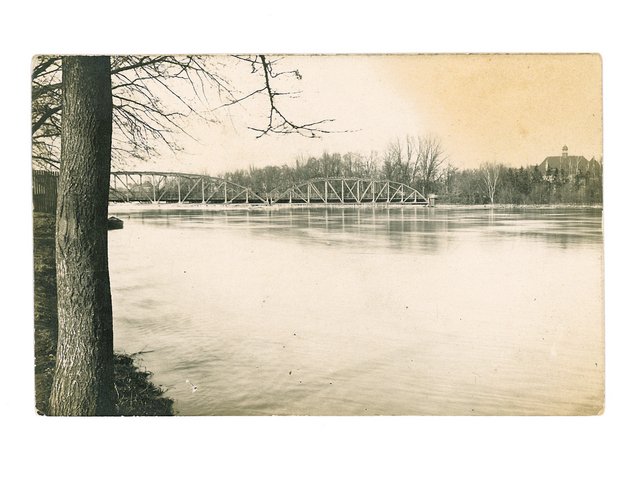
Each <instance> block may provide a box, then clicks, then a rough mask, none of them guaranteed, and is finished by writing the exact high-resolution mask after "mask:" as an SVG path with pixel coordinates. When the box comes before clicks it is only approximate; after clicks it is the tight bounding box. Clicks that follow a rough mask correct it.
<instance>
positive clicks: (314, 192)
mask: <svg viewBox="0 0 640 480" xmlns="http://www.w3.org/2000/svg"><path fill="white" fill-rule="evenodd" d="M269 197H270V201H271V203H356V204H360V203H400V204H408V203H411V204H413V203H416V204H428V203H429V200H427V198H426V197H425V196H424V195H422V194H421V193H420V192H418V191H417V190H416V189H415V188H412V187H410V186H408V185H405V184H404V183H398V182H392V181H389V180H373V179H367V178H356V177H351V178H342V177H339V178H338V177H335V178H316V179H313V180H309V181H306V182H304V183H300V184H297V185H293V186H292V187H290V188H288V189H286V190H284V191H283V192H278V191H272V192H271V193H270V194H269Z"/></svg>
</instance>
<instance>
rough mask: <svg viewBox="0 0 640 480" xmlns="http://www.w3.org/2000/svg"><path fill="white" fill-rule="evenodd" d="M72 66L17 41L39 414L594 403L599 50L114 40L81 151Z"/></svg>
mask: <svg viewBox="0 0 640 480" xmlns="http://www.w3.org/2000/svg"><path fill="white" fill-rule="evenodd" d="M74 65H75V64H74V63H73V62H72V61H70V60H69V59H67V58H66V57H65V58H64V59H60V58H59V57H51V56H42V57H35V58H34V60H33V71H34V74H33V76H32V90H33V93H34V94H33V105H32V108H33V114H32V118H33V128H32V131H33V205H34V240H35V244H34V245H35V247H34V254H35V282H36V286H35V294H36V302H35V305H36V312H35V344H36V371H35V375H36V399H35V403H36V408H37V410H38V411H39V412H40V413H43V414H63V415H75V414H89V415H101V414H116V415H169V414H174V415H186V416H193V415H598V414H601V413H602V412H603V409H604V371H605V370H604V314H603V312H604V306H603V268H604V267H603V229H602V212H603V208H602V171H603V151H602V61H601V58H600V56H599V55H597V54H545V55H535V54H528V55H517V54H508V55H504V54H494V55H430V54H425V55H295V56H278V55H238V56H234V55H229V56H200V57H190V56H157V57H143V56H136V55H132V56H119V57H116V56H113V57H110V58H108V59H107V60H106V63H104V65H106V67H105V68H106V69H107V70H106V73H105V74H104V75H102V77H103V78H104V77H106V78H108V79H110V84H108V85H107V86H106V87H105V92H106V93H105V96H106V97H105V98H107V99H110V103H109V102H107V103H108V107H109V108H108V110H109V112H110V114H111V117H107V120H106V124H108V125H111V132H109V135H108V136H107V137H104V138H108V139H109V143H108V145H107V146H108V147H109V148H107V150H103V153H104V152H106V153H104V155H103V157H100V154H99V153H98V154H97V156H96V158H98V159H99V158H106V160H104V161H103V163H102V164H100V163H99V162H98V163H97V165H102V166H98V167H95V168H93V167H92V168H90V169H86V172H85V173H84V174H83V173H82V167H81V165H82V164H83V163H82V162H85V161H86V160H85V159H84V158H88V156H87V155H85V157H83V158H80V157H81V156H78V155H76V153H77V152H74V151H73V149H74V148H75V147H74V144H75V143H76V142H71V141H70V140H69V141H67V143H65V138H68V139H82V136H83V135H85V136H86V135H89V136H90V135H92V134H93V133H91V132H88V133H87V130H88V129H87V128H84V126H86V124H87V122H84V123H83V122H76V123H75V124H74V123H73V121H72V120H73V118H75V117H74V115H80V113H78V111H80V110H81V109H82V108H90V107H91V106H90V105H89V104H91V102H84V103H83V102H82V101H81V100H82V98H83V97H82V92H81V91H80V90H81V89H78V91H76V90H73V80H74V79H75V78H76V77H75V76H74V75H80V74H82V64H81V63H80V64H79V66H77V68H75V67H74ZM74 68H75V69H74ZM87 71H88V73H87V75H94V76H95V78H97V77H98V76H99V75H97V74H96V73H95V70H90V69H89V70H87ZM67 72H68V73H67ZM64 75H66V77H65V76H64ZM63 77H64V80H63ZM65 89H67V91H65ZM109 92H110V94H109ZM74 94H75V95H77V97H74V96H73V95H74ZM70 99H71V100H70ZM74 99H75V100H74ZM78 99H79V100H78ZM65 101H66V102H67V104H66V105H65V103H64V102H65ZM72 101H73V102H74V103H73V105H74V106H75V107H77V108H71V107H70V106H69V102H72ZM87 105H89V106H87ZM65 116H66V117H65ZM88 118H93V117H88ZM109 118H110V121H109ZM65 122H66V123H65ZM89 123H91V122H89ZM65 128H67V130H65ZM73 128H78V130H73ZM75 132H80V133H75ZM65 135H66V137H65ZM61 139H62V142H61ZM77 143H81V141H80V140H79V141H78V142H77ZM91 145H95V143H93V144H91ZM96 148H98V147H96ZM105 148H106V147H105ZM74 155H75V156H74ZM89 156H90V154H89ZM67 158H69V163H68V164H67V163H66V162H65V160H66V159H67ZM78 158H80V160H78ZM105 162H106V168H105V169H103V167H104V165H105ZM76 163H77V164H78V165H80V167H78V169H76V167H72V165H76ZM100 169H102V170H100ZM66 170H69V171H73V172H76V173H75V175H76V176H73V175H74V174H70V173H68V172H65V171H66ZM98 170H100V172H101V173H99V172H98ZM77 172H81V173H79V174H78V173H77ZM82 175H85V177H82ZM83 178H86V179H88V180H90V179H91V178H97V179H98V180H96V181H97V182H98V181H102V184H101V185H103V186H104V188H103V190H104V192H102V194H100V195H101V196H100V195H99V194H98V193H96V191H97V190H100V189H99V188H97V187H96V188H94V187H90V188H89V187H86V184H82V179H83ZM73 179H75V180H73ZM98 184H99V182H98V183H96V185H98ZM107 184H108V188H107ZM78 192H82V195H84V197H82V198H83V199H84V200H83V202H85V203H83V205H89V204H91V202H93V201H94V200H95V205H96V209H97V210H96V211H97V212H99V217H100V219H102V220H99V221H98V223H96V224H95V225H99V227H96V229H97V230H100V228H102V229H103V230H102V234H103V237H105V238H106V242H107V243H106V248H105V249H104V252H103V255H102V254H101V255H102V256H101V257H100V258H102V259H103V260H104V262H103V263H102V264H96V265H103V267H100V268H94V269H91V268H88V267H86V265H88V264H85V263H84V260H83V258H84V257H83V254H84V253H83V252H85V251H91V252H93V251H94V249H92V248H84V247H83V248H79V247H78V242H80V241H81V240H82V239H85V237H86V238H88V240H86V241H90V238H89V237H91V235H93V234H87V230H86V228H84V227H82V224H81V222H82V218H83V217H82V215H83V213H82V212H81V211H80V210H82V207H79V206H78V205H80V204H79V203H77V202H75V201H74V199H75V198H76V197H79V196H82V195H81V194H80V193H78ZM98 197H99V198H98ZM87 199H89V200H87ZM87 202H89V203H87ZM74 209H77V210H78V211H79V212H74V211H73V210H74ZM76 213H77V215H76ZM70 215H71V216H70ZM107 218H108V221H107ZM76 220H77V221H76ZM56 225H57V228H56ZM99 233H100V232H98V231H96V232H95V235H98V234H99ZM65 245H71V247H70V248H71V250H64V249H65ZM74 248H76V249H77V250H74ZM96 248H97V247H96ZM64 252H71V253H72V254H73V255H72V254H69V253H64ZM75 252H79V253H78V254H77V257H76V256H74V255H75ZM76 258H77V259H76ZM56 262H57V263H58V264H57V265H56ZM83 266H84V267H83ZM56 267H57V269H56ZM81 268H86V269H88V270H81ZM79 269H80V270H79ZM56 270H57V275H56ZM76 270H79V271H78V275H80V276H82V275H85V276H84V277H83V278H86V272H87V271H89V270H91V271H92V272H93V270H96V272H94V273H95V275H96V278H97V279H96V282H97V283H96V285H98V286H99V288H100V289H102V290H101V292H103V293H104V292H107V293H108V294H109V295H106V294H105V295H93V296H91V295H85V294H84V293H83V292H84V290H85V289H84V288H80V287H74V286H73V285H74V284H73V283H70V282H71V281H72V276H73V272H74V271H76ZM107 272H108V275H107ZM56 279H57V282H56ZM69 285H71V286H69ZM78 285H80V284H78ZM74 289H75V290H74ZM96 298H97V299H96ZM94 302H95V303H94ZM100 302H102V303H100ZM87 311H88V312H93V313H88V314H87V313H86V312H87ZM83 312H84V313H83ZM96 312H97V313H96ZM83 315H85V317H83ZM79 318H84V320H82V322H85V323H87V322H89V323H91V322H98V323H94V324H92V325H93V327H92V328H93V330H92V331H96V327H95V325H99V328H104V331H105V332H106V333H105V334H104V335H102V334H101V335H97V336H93V337H92V336H91V335H88V336H86V338H85V337H84V336H83V335H82V334H78V335H75V336H72V335H70V334H69V333H68V332H71V331H75V330H74V329H75V328H77V329H80V330H81V329H82V328H83V327H82V325H83V323H82V322H81V321H80V320H78V319H79ZM100 322H102V323H100ZM64 325H67V327H66V328H63V327H64ZM105 325H106V326H105ZM80 330H78V331H80ZM100 331H102V330H100ZM109 333H111V334H112V338H109ZM105 342H106V343H105ZM109 342H111V343H109ZM93 351H95V352H99V353H96V355H92V354H91V352H93ZM112 351H113V352H115V356H114V357H113V358H112V357H111V356H110V352H112ZM78 352H83V353H82V354H79V353H78ZM86 352H89V353H86ZM105 352H106V353H105ZM96 358H98V360H96ZM100 358H102V359H103V360H100ZM73 359H75V360H74V361H72V360H73ZM101 361H104V362H105V363H100V362H101ZM104 365H107V367H104ZM103 367H104V368H103ZM111 370H113V372H115V373H113V374H112V373H109V372H111ZM104 371H106V372H107V376H106V377H104V378H103V379H102V380H100V378H101V377H100V376H101V375H103V373H104ZM110 375H112V376H110ZM85 377H86V378H87V379H89V380H87V382H88V383H87V385H89V386H88V387H87V388H82V389H80V388H79V387H78V388H76V387H75V385H77V384H81V383H82V382H83V380H82V379H83V378H85ZM76 378H77V379H78V382H77V383H76V384H74V383H73V382H74V381H73V380H72V379H76ZM96 378H97V380H96ZM101 381H102V382H103V383H102V384H101V383H100V382H101ZM92 382H93V383H92ZM95 385H97V386H95ZM100 385H102V386H100ZM94 387H95V390H94V393H93V397H91V395H92V394H91V391H92V390H91V389H92V388H94ZM101 388H102V390H100V389H101ZM87 392H89V393H87ZM105 398H106V400H105ZM71 404H73V406H72V407H71V406H69V405H71ZM87 405H89V406H87ZM91 405H94V406H93V407H92V406H91ZM83 408H85V410H82V409H83Z"/></svg>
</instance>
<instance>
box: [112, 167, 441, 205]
mask: <svg viewBox="0 0 640 480" xmlns="http://www.w3.org/2000/svg"><path fill="white" fill-rule="evenodd" d="M109 200H110V201H112V202H143V203H161V202H162V203H203V204H225V205H227V204H254V205H270V204H283V203H290V204H294V203H296V204H312V203H325V204H329V203H332V204H363V203H396V204H403V205H404V204H422V205H428V204H429V200H428V199H427V198H426V197H425V196H424V195H422V194H421V193H420V192H418V191H417V190H416V189H414V188H412V187H410V186H408V185H405V184H403V183H399V182H392V181H389V180H373V179H367V178H357V177H349V178H342V177H339V178H338V177H335V178H316V179H313V180H308V181H305V182H302V183H298V184H295V185H292V186H291V187H289V188H286V189H276V190H272V191H271V192H269V193H266V194H257V193H256V192H254V191H253V190H251V189H250V188H249V187H244V186H242V185H238V184H236V183H233V182H230V181H228V180H225V179H223V178H218V177H210V176H207V175H197V174H190V173H169V172H127V171H116V172H111V181H110V192H109Z"/></svg>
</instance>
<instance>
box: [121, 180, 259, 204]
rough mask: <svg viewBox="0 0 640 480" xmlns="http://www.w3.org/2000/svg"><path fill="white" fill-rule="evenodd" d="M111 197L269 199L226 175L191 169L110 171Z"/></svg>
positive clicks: (128, 199)
mask: <svg viewBox="0 0 640 480" xmlns="http://www.w3.org/2000/svg"><path fill="white" fill-rule="evenodd" d="M109 200H110V201H112V202H148V203H160V202H163V203H222V204H231V203H247V204H266V203H267V199H266V198H264V197H263V196H261V195H258V194H257V193H255V192H253V191H252V190H251V189H250V188H248V187H243V186H242V185H238V184H236V183H233V182H230V181H228V180H225V179H223V178H217V177H209V176H207V175H196V174H191V173H169V172H111V183H110V189H109Z"/></svg>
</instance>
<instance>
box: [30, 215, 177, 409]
mask: <svg viewBox="0 0 640 480" xmlns="http://www.w3.org/2000/svg"><path fill="white" fill-rule="evenodd" d="M54 235H55V217H54V216H53V215H49V214H42V213H34V215H33V239H34V246H33V255H34V320H35V325H34V334H35V390H36V410H37V412H38V413H39V414H42V415H46V414H47V412H48V399H49V394H50V392H51V382H52V379H53V371H54V368H55V358H56V344H57V328H58V313H57V296H56V266H55V239H54ZM137 358H138V355H137V354H133V355H125V354H120V353H116V354H115V355H114V369H115V386H116V394H117V404H116V412H117V414H118V415H125V416H132V415H173V400H171V399H170V398H166V397H165V396H164V392H163V390H162V389H161V388H159V387H158V386H156V385H154V384H153V383H152V382H151V380H150V378H151V373H150V372H148V371H146V370H144V369H141V368H139V367H138V365H136V359H137Z"/></svg>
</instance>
